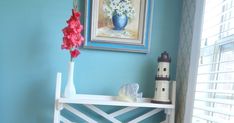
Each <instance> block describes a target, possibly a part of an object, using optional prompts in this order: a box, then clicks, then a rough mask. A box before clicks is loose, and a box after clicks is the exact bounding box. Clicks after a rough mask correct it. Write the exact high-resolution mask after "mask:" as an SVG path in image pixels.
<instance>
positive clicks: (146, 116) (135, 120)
mask: <svg viewBox="0 0 234 123" xmlns="http://www.w3.org/2000/svg"><path fill="white" fill-rule="evenodd" d="M160 111H162V109H153V110H151V111H149V112H147V113H145V114H143V115H141V116H139V117H137V118H135V119H133V120H131V121H129V122H128V123H139V122H141V121H142V120H144V119H146V118H148V117H151V116H153V115H154V114H157V113H159V112H160Z"/></svg>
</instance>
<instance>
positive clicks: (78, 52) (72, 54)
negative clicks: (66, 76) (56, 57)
mask: <svg viewBox="0 0 234 123" xmlns="http://www.w3.org/2000/svg"><path fill="white" fill-rule="evenodd" d="M70 54H71V57H72V58H76V57H77V56H78V55H79V54H80V51H79V50H77V49H75V50H73V51H72V50H71V51H70Z"/></svg>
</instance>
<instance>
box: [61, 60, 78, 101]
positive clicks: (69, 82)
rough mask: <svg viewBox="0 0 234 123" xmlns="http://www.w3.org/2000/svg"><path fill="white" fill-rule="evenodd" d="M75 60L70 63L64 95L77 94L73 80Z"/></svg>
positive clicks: (71, 95)
mask: <svg viewBox="0 0 234 123" xmlns="http://www.w3.org/2000/svg"><path fill="white" fill-rule="evenodd" d="M73 73H74V62H69V63H68V75H67V84H66V87H65V91H64V97H73V96H75V95H76V88H75V86H74V81H73Z"/></svg>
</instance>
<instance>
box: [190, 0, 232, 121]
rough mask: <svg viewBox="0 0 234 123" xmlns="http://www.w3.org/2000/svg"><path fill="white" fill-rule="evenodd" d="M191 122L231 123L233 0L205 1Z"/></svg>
mask: <svg viewBox="0 0 234 123" xmlns="http://www.w3.org/2000/svg"><path fill="white" fill-rule="evenodd" d="M202 28H203V30H202V34H201V36H202V37H201V45H200V58H199V66H198V73H197V83H196V92H195V99H194V106H193V115H192V122H193V123H234V0H206V1H205V11H204V21H203V27H202Z"/></svg>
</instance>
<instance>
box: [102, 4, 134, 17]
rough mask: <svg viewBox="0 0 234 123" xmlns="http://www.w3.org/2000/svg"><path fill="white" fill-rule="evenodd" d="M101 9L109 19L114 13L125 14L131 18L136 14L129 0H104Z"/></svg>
mask: <svg viewBox="0 0 234 123" xmlns="http://www.w3.org/2000/svg"><path fill="white" fill-rule="evenodd" d="M103 11H104V13H105V15H106V16H107V17H108V18H109V19H112V16H113V15H115V14H118V15H120V16H121V15H126V16H127V17H128V18H129V19H132V18H133V17H135V14H136V13H135V9H134V7H133V6H132V2H131V0H104V3H103Z"/></svg>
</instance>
